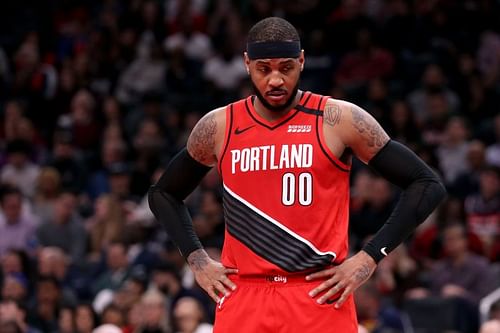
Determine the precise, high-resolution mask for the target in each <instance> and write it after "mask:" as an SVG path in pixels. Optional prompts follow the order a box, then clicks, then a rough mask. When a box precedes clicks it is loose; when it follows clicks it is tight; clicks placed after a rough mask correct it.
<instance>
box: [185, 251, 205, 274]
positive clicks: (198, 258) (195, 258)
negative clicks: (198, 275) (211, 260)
mask: <svg viewBox="0 0 500 333" xmlns="http://www.w3.org/2000/svg"><path fill="white" fill-rule="evenodd" d="M187 261H188V263H189V266H190V267H191V269H192V270H194V271H198V270H201V269H203V267H205V266H206V265H207V264H208V256H207V254H206V253H205V251H203V250H196V251H194V252H193V253H191V254H190V255H189V257H188V260H187Z"/></svg>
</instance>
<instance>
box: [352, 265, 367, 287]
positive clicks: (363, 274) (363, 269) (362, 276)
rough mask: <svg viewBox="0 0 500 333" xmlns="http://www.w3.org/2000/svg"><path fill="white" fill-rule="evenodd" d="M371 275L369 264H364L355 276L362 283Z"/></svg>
mask: <svg viewBox="0 0 500 333" xmlns="http://www.w3.org/2000/svg"><path fill="white" fill-rule="evenodd" d="M369 277H370V267H369V266H368V265H366V264H365V265H363V266H361V268H360V269H359V270H358V271H357V272H356V273H355V274H354V278H355V279H356V281H358V282H360V283H362V282H364V281H366V280H368V278H369Z"/></svg>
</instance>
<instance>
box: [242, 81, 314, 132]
mask: <svg viewBox="0 0 500 333" xmlns="http://www.w3.org/2000/svg"><path fill="white" fill-rule="evenodd" d="M307 93H308V92H307V91H306V92H304V93H303V94H304V96H305V94H307ZM312 95H313V94H312V93H311V92H309V96H307V98H306V100H305V101H304V102H303V103H299V104H297V105H296V106H295V107H294V109H295V112H293V114H291V115H290V116H289V117H287V118H286V119H284V120H283V121H281V122H280V123H278V124H276V125H274V126H269V125H268V124H265V123H263V122H261V121H260V120H259V119H257V118H256V117H255V116H254V115H253V114H252V111H250V106H249V105H248V99H246V100H245V107H246V109H247V112H248V114H249V115H250V117H251V118H252V119H253V120H254V121H255V122H256V123H258V124H259V125H262V126H264V127H266V128H268V129H270V130H271V131H272V130H274V129H276V128H278V127H280V126H281V125H283V124H285V123H286V122H288V121H289V120H291V119H292V118H293V117H295V116H296V115H297V114H298V113H299V109H298V107H299V106H302V104H304V105H305V104H306V103H307V102H308V101H309V98H311V96H312ZM255 97H256V96H252V104H253V103H254V102H255ZM301 98H302V96H301ZM254 110H255V107H254ZM255 112H257V111H255Z"/></svg>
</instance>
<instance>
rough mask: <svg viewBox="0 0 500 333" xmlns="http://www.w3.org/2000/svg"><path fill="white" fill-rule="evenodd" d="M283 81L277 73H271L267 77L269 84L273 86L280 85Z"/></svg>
mask: <svg viewBox="0 0 500 333" xmlns="http://www.w3.org/2000/svg"><path fill="white" fill-rule="evenodd" d="M284 83H285V81H284V80H283V77H282V76H281V75H280V74H279V73H273V74H272V75H271V77H270V79H269V85H270V86H271V87H273V88H278V87H281V86H282V85H283V84H284Z"/></svg>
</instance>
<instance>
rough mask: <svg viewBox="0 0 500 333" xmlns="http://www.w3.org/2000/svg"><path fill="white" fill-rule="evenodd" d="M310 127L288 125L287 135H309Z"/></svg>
mask: <svg viewBox="0 0 500 333" xmlns="http://www.w3.org/2000/svg"><path fill="white" fill-rule="evenodd" d="M311 130H312V125H288V133H309V132H311Z"/></svg>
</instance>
